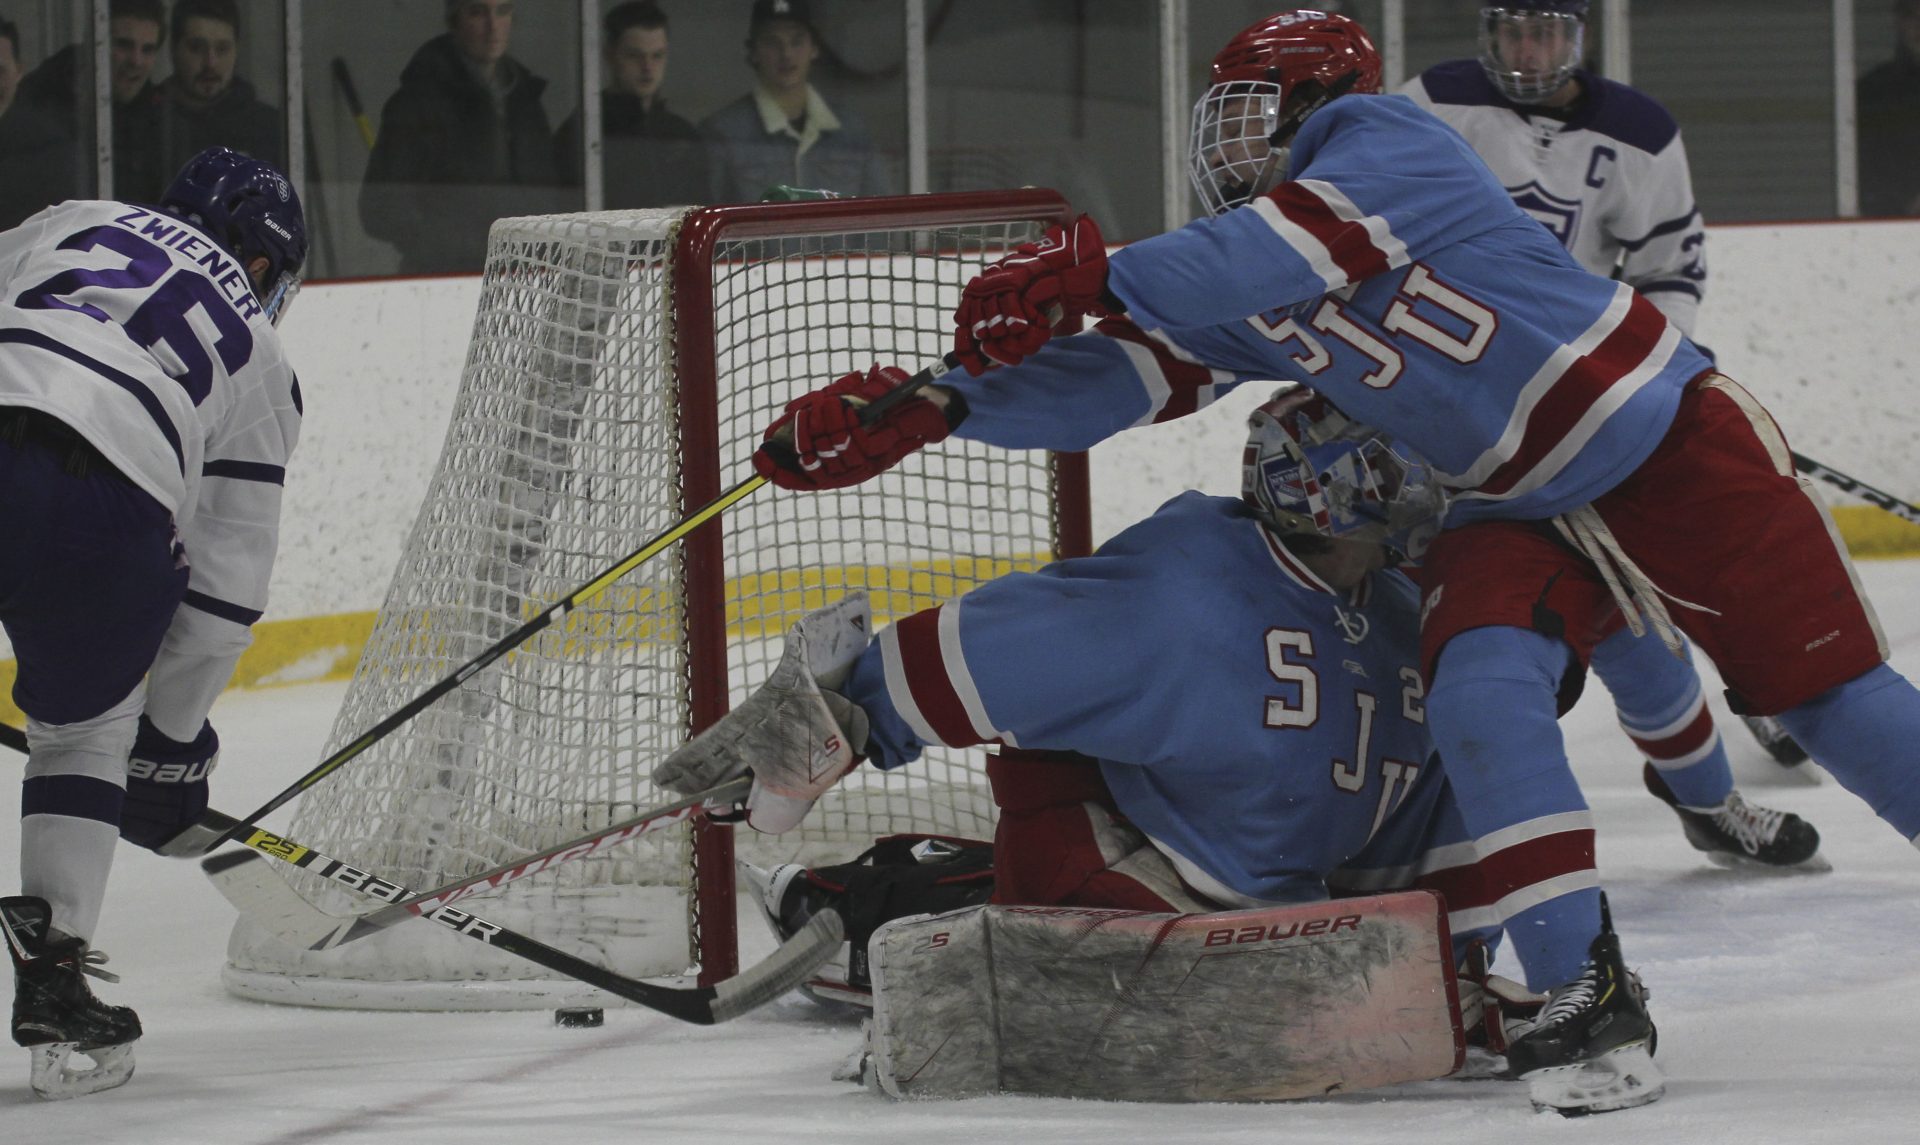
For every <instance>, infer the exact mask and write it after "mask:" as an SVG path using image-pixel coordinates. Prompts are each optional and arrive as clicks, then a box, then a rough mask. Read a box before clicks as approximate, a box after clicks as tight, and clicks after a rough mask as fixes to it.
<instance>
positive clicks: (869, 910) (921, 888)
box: [740, 835, 993, 1009]
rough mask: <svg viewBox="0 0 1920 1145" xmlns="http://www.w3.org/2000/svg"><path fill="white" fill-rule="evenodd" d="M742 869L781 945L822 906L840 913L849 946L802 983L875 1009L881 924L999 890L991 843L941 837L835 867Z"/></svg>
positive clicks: (886, 848)
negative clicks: (874, 970) (874, 944)
mask: <svg viewBox="0 0 1920 1145" xmlns="http://www.w3.org/2000/svg"><path fill="white" fill-rule="evenodd" d="M740 866H741V868H742V870H743V872H744V873H745V875H746V877H747V882H748V885H750V886H752V887H753V888H754V889H755V890H756V891H757V892H758V897H759V900H760V913H761V916H762V917H763V918H765V919H766V920H767V925H768V927H769V928H771V929H772V931H773V934H774V937H775V938H777V939H779V940H780V941H782V942H784V941H786V940H787V938H788V937H790V936H791V935H793V934H794V933H796V932H797V931H799V930H800V928H801V927H803V926H805V925H806V924H807V922H808V920H809V919H811V918H812V917H813V916H814V915H815V914H818V913H819V912H820V911H822V910H829V909H831V910H837V911H839V912H840V916H841V918H842V919H843V920H844V921H845V922H846V926H847V945H846V947H844V948H843V950H842V952H841V954H840V955H839V956H837V957H835V958H833V959H831V960H829V961H828V962H827V964H826V965H825V966H822V967H821V968H820V972H819V973H818V974H817V975H815V976H814V977H813V978H812V979H809V980H808V981H807V982H805V983H803V984H802V985H801V990H802V991H804V992H805V993H806V994H807V995H808V996H809V997H811V998H813V999H814V1000H815V1001H818V1002H822V1003H826V1004H828V1005H829V1006H836V1005H852V1006H858V1007H862V1008H868V1009H870V1008H872V1006H873V981H872V978H871V977H870V975H869V974H868V971H867V939H868V938H870V937H872V935H873V932H874V931H875V930H877V929H879V928H880V927H881V926H882V925H884V924H885V923H887V922H889V921H891V920H893V919H896V918H903V917H905V916H907V915H912V914H937V913H939V912H941V911H948V910H957V909H959V908H960V907H965V906H977V905H979V904H981V903H984V902H986V901H987V899H988V898H989V897H990V896H991V895H992V894H993V848H992V845H991V844H988V843H982V842H977V841H975V840H971V839H950V838H946V837H944V836H938V835H889V836H887V837H886V838H883V839H880V840H878V841H877V842H875V843H874V845H873V846H871V847H869V848H867V850H866V851H864V852H862V853H861V854H860V856H859V857H858V858H856V859H854V860H853V861H852V862H849V863H839V864H835V865H833V866H823V867H813V868H808V867H804V866H801V865H800V864H798V863H782V864H780V865H778V866H776V867H773V868H772V869H771V870H762V869H761V868H759V867H756V866H753V865H752V864H750V863H744V862H743V863H741V864H740Z"/></svg>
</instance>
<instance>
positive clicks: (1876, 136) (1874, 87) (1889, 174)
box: [1855, 0, 1920, 215]
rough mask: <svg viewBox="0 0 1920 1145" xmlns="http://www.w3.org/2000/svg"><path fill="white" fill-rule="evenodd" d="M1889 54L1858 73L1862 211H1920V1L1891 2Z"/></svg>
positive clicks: (1873, 212)
mask: <svg viewBox="0 0 1920 1145" xmlns="http://www.w3.org/2000/svg"><path fill="white" fill-rule="evenodd" d="M1894 17H1895V20H1896V30H1897V35H1898V39H1897V40H1896V41H1895V47H1894V54H1893V59H1891V60H1888V61H1887V62H1886V63H1884V64H1881V65H1880V66H1879V67H1877V68H1874V69H1873V70H1872V71H1869V72H1868V73H1867V74H1865V75H1863V76H1861V77H1860V82H1859V85H1858V86H1857V87H1856V89H1855V92H1856V99H1857V101H1858V113H1859V117H1860V118H1859V123H1860V128H1859V131H1860V134H1859V141H1860V213H1861V214H1863V215H1920V0H1899V2H1898V3H1896V4H1895V5H1894Z"/></svg>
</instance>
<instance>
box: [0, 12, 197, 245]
mask: <svg viewBox="0 0 1920 1145" xmlns="http://www.w3.org/2000/svg"><path fill="white" fill-rule="evenodd" d="M151 27H152V31H153V36H154V42H155V43H157V37H158V27H159V26H158V24H153V25H151ZM91 29H92V20H91V19H90V15H89V13H87V12H85V11H83V10H81V6H80V5H77V4H65V3H51V2H49V3H38V4H10V5H8V6H7V8H6V9H4V10H0V228H6V227H11V226H15V225H16V224H18V223H19V222H20V221H21V220H22V219H25V218H26V217H27V216H29V215H31V214H33V213H34V212H35V211H38V210H40V209H41V208H43V207H48V206H52V205H53V204H54V203H58V202H63V201H65V200H67V199H77V198H90V197H92V196H93V195H94V194H95V184H96V178H97V175H96V172H97V168H98V165H97V163H96V162H95V159H94V148H93V138H94V128H93V125H94V69H93V43H92V37H91V36H90V35H89V33H90V31H91ZM152 58H153V56H152V51H151V49H149V51H148V53H147V56H146V60H147V63H148V65H149V66H150V65H151V62H152ZM135 90H138V89H137V88H136V89H135Z"/></svg>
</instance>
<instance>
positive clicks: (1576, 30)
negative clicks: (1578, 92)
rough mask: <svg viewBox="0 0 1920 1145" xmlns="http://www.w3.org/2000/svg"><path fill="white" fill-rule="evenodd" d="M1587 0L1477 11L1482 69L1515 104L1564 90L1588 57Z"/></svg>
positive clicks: (1523, 2) (1535, 1) (1547, 0)
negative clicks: (1575, 70) (1478, 14)
mask: <svg viewBox="0 0 1920 1145" xmlns="http://www.w3.org/2000/svg"><path fill="white" fill-rule="evenodd" d="M1586 20H1587V0H1516V2H1515V3H1512V4H1500V5H1489V6H1488V7H1485V8H1482V9H1480V69H1481V70H1482V71H1484V72H1486V73H1487V78H1488V79H1489V80H1491V81H1493V86H1495V87H1497V88H1499V89H1500V94H1501V95H1504V96H1506V97H1507V98H1508V99H1510V100H1512V101H1513V102H1515V103H1539V102H1540V101H1542V100H1544V99H1546V98H1547V97H1548V96H1550V95H1552V94H1553V93H1554V92H1556V91H1559V90H1560V89H1561V88H1562V87H1564V86H1566V82H1567V80H1568V79H1569V78H1571V77H1572V75H1573V73H1574V69H1576V68H1578V67H1579V66H1580V61H1581V59H1582V58H1584V56H1585V55H1586V31H1587V24H1586Z"/></svg>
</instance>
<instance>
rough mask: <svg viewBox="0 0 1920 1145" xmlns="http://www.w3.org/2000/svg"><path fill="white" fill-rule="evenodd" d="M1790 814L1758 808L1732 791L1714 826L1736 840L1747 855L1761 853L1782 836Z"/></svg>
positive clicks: (1716, 815) (1714, 819)
mask: <svg viewBox="0 0 1920 1145" xmlns="http://www.w3.org/2000/svg"><path fill="white" fill-rule="evenodd" d="M1786 817H1787V815H1786V812H1784V811H1770V810H1768V809H1767V808H1765V807H1755V806H1754V805H1753V804H1751V803H1748V802H1747V801H1746V800H1744V799H1742V798H1740V793H1739V792H1738V791H1734V792H1730V793H1728V795H1727V801H1726V802H1725V803H1723V804H1721V805H1720V809H1719V810H1717V811H1715V812H1714V813H1713V823H1714V826H1716V827H1718V828H1720V829H1721V830H1722V831H1725V832H1726V833H1727V834H1729V835H1731V836H1733V837H1734V839H1735V840H1737V841H1738V842H1739V844H1740V846H1741V847H1743V848H1745V850H1746V852H1747V854H1749V855H1753V854H1758V853H1759V851H1760V848H1761V847H1764V846H1766V845H1767V844H1768V843H1771V842H1773V838H1774V836H1775V835H1778V834H1779V833H1780V824H1781V823H1782V822H1784V821H1785V820H1786Z"/></svg>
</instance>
